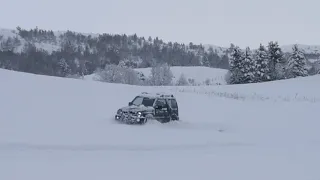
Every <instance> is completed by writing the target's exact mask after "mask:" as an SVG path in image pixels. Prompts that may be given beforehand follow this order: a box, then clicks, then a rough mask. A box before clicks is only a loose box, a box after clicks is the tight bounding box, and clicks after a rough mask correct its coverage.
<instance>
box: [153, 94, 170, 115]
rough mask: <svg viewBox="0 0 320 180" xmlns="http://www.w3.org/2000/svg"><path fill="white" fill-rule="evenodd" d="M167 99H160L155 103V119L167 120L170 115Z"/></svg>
mask: <svg viewBox="0 0 320 180" xmlns="http://www.w3.org/2000/svg"><path fill="white" fill-rule="evenodd" d="M167 106H168V105H167V103H166V100H165V99H160V98H158V99H157V100H156V102H155V107H154V110H155V118H157V119H163V118H167V117H168V115H169V113H168V107H167Z"/></svg>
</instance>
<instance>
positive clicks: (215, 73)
mask: <svg viewBox="0 0 320 180" xmlns="http://www.w3.org/2000/svg"><path fill="white" fill-rule="evenodd" d="M170 69H171V71H172V74H173V76H174V78H173V83H174V84H175V83H176V82H177V80H178V79H179V77H180V76H181V74H184V75H185V77H186V78H187V79H193V80H194V81H195V84H200V85H203V84H205V82H206V80H208V82H210V84H211V85H221V84H226V81H225V75H226V74H227V72H228V70H225V69H218V68H209V67H203V66H192V67H184V66H173V67H171V68H170ZM135 70H136V71H138V72H142V73H143V74H144V75H145V76H146V77H149V75H150V73H151V68H138V69H135Z"/></svg>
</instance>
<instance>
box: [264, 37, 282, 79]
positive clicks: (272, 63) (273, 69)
mask: <svg viewBox="0 0 320 180" xmlns="http://www.w3.org/2000/svg"><path fill="white" fill-rule="evenodd" d="M268 56H269V69H270V78H271V80H277V79H282V77H280V76H281V74H282V72H281V71H282V69H283V66H284V62H285V61H284V60H285V59H284V57H283V52H282V50H281V48H280V47H279V44H278V42H272V41H271V42H269V44H268Z"/></svg>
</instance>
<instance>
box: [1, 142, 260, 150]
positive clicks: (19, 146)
mask: <svg viewBox="0 0 320 180" xmlns="http://www.w3.org/2000/svg"><path fill="white" fill-rule="evenodd" d="M248 146H254V144H250V143H239V142H228V143H218V142H209V143H206V144H182V145H158V146H143V145H141V146H139V145H45V144H29V143H0V151H3V150H10V151H12V150H20V151H24V150H38V151H76V152H77V151H83V152H86V151H88V152H90V151H151V152H152V151H182V150H197V149H198V150H205V149H211V148H219V147H220V148H221V147H248Z"/></svg>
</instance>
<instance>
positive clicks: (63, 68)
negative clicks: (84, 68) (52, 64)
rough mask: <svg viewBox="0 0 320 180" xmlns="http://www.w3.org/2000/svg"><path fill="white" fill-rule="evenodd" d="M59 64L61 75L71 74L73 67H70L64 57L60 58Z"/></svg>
mask: <svg viewBox="0 0 320 180" xmlns="http://www.w3.org/2000/svg"><path fill="white" fill-rule="evenodd" d="M58 65H59V67H60V75H61V76H63V77H66V76H68V75H69V74H70V72H71V69H70V67H69V65H68V63H67V61H66V60H65V59H64V58H62V59H60V61H59V62H58Z"/></svg>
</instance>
